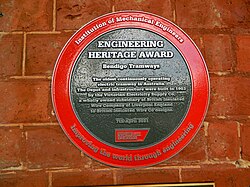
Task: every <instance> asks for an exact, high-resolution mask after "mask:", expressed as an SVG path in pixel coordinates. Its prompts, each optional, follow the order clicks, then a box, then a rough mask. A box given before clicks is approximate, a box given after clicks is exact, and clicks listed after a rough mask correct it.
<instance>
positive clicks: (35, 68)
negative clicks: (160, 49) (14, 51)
mask: <svg viewBox="0 0 250 187" xmlns="http://www.w3.org/2000/svg"><path fill="white" fill-rule="evenodd" d="M72 34H73V33H62V34H45V35H36V34H35V35H34V34H32V35H28V36H27V60H26V75H52V71H53V68H54V65H55V62H56V59H57V57H58V55H59V53H60V51H61V50H62V48H63V46H64V45H65V44H66V42H67V40H68V39H69V38H70V37H71V35H72Z"/></svg>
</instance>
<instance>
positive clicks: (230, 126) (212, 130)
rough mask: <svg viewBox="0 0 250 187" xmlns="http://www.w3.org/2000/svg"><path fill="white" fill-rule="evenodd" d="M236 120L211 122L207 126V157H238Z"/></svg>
mask: <svg viewBox="0 0 250 187" xmlns="http://www.w3.org/2000/svg"><path fill="white" fill-rule="evenodd" d="M237 125H238V124H237V123H236V122H231V121H230V122H221V121H217V122H211V123H209V127H208V157H209V159H212V160H237V159H239V152H240V150H239V138H238V131H237Z"/></svg>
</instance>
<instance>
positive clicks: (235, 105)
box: [208, 76, 250, 116]
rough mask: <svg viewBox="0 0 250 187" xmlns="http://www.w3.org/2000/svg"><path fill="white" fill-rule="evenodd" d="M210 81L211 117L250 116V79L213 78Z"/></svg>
mask: <svg viewBox="0 0 250 187" xmlns="http://www.w3.org/2000/svg"><path fill="white" fill-rule="evenodd" d="M210 80H211V98H210V105H209V110H208V115H209V116H211V115H215V116H225V115H232V116H242V115H246V116H247V115H249V114H250V97H249V87H250V78H248V77H218V76H215V77H214V76H213V77H210Z"/></svg>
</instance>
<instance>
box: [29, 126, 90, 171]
mask: <svg viewBox="0 0 250 187" xmlns="http://www.w3.org/2000/svg"><path fill="white" fill-rule="evenodd" d="M25 130H26V150H27V166H28V168H34V169H36V168H50V167H51V168H53V167H66V168H67V167H74V166H77V167H84V165H85V164H86V165H87V164H88V163H86V162H85V161H86V160H85V159H84V157H81V153H80V151H79V150H78V149H77V148H76V147H75V146H74V145H73V144H72V143H71V142H70V141H69V139H68V138H67V137H66V135H65V134H64V133H63V131H62V130H61V129H60V127H59V126H56V127H46V128H28V127H27V128H25Z"/></svg>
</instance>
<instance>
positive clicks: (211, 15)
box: [176, 0, 250, 29]
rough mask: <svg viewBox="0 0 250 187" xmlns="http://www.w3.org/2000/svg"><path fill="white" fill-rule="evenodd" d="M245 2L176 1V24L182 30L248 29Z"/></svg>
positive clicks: (214, 0)
mask: <svg viewBox="0 0 250 187" xmlns="http://www.w3.org/2000/svg"><path fill="white" fill-rule="evenodd" d="M248 3H249V2H248V1H247V0H231V1H223V0H207V1H199V0H190V1H186V0H178V1H176V12H177V23H178V25H180V26H181V27H183V28H206V29H211V28H226V27H242V28H248V27H249V20H250V12H249V11H248V8H247V7H248V6H249V5H248Z"/></svg>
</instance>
